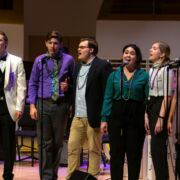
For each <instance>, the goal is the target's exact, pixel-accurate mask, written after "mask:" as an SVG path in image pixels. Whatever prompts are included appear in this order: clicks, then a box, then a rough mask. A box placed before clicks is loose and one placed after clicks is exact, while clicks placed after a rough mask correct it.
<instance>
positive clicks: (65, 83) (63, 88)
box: [60, 78, 69, 92]
mask: <svg viewBox="0 0 180 180" xmlns="http://www.w3.org/2000/svg"><path fill="white" fill-rule="evenodd" d="M68 88H69V84H68V79H67V78H66V79H65V81H63V82H61V83H60V89H61V91H62V92H66V91H67V90H68Z"/></svg>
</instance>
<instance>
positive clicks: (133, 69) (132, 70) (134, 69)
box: [125, 65, 136, 73]
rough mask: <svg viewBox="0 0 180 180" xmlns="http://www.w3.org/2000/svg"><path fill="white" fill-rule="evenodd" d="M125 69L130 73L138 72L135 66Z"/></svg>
mask: <svg viewBox="0 0 180 180" xmlns="http://www.w3.org/2000/svg"><path fill="white" fill-rule="evenodd" d="M125 68H126V69H127V71H129V72H130V73H134V72H135V71H136V67H135V65H134V66H128V65H127V66H125Z"/></svg>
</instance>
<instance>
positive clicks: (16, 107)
mask: <svg viewBox="0 0 180 180" xmlns="http://www.w3.org/2000/svg"><path fill="white" fill-rule="evenodd" d="M7 45H8V37H7V36H6V34H5V33H4V32H3V31H0V141H1V142H0V143H1V144H2V149H3V153H4V172H3V178H4V180H12V179H13V173H12V172H13V165H14V159H15V152H16V151H15V147H16V145H15V122H16V121H18V120H19V119H20V118H21V117H22V113H23V109H24V104H25V97H26V77H25V71H24V66H23V61H22V59H21V58H20V57H17V56H14V55H12V54H10V53H8V52H7V50H6V48H7Z"/></svg>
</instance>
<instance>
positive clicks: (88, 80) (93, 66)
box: [86, 58, 98, 92]
mask: <svg viewBox="0 0 180 180" xmlns="http://www.w3.org/2000/svg"><path fill="white" fill-rule="evenodd" d="M97 65H98V61H97V58H95V59H94V60H93V62H92V64H91V67H90V69H89V73H88V78H87V84H86V92H87V91H88V88H89V87H90V85H91V82H92V81H93V75H94V74H95V72H96V69H97V68H96V66H97Z"/></svg>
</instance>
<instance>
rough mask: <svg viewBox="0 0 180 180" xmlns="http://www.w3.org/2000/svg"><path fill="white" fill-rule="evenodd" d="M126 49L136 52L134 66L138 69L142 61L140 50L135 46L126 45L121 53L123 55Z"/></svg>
mask: <svg viewBox="0 0 180 180" xmlns="http://www.w3.org/2000/svg"><path fill="white" fill-rule="evenodd" d="M128 47H131V48H133V49H134V51H135V52H136V65H137V67H139V66H140V63H141V61H142V53H141V50H140V48H139V47H138V46H137V45H136V44H128V45H126V46H124V48H123V50H122V52H123V53H124V52H125V50H126V49H127V48H128Z"/></svg>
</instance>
